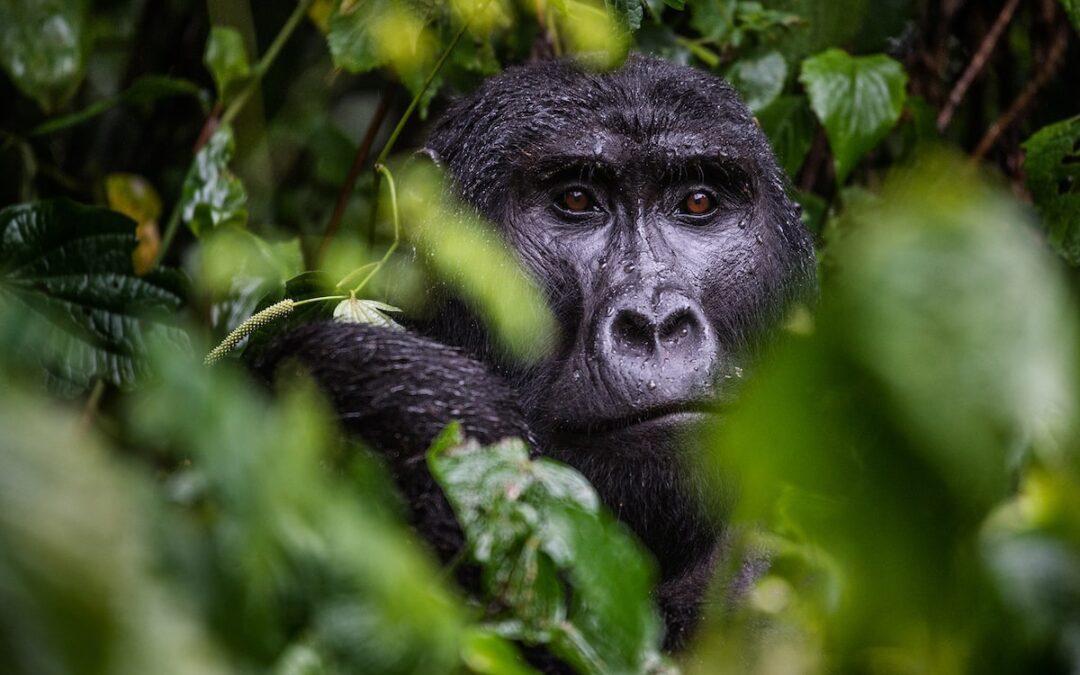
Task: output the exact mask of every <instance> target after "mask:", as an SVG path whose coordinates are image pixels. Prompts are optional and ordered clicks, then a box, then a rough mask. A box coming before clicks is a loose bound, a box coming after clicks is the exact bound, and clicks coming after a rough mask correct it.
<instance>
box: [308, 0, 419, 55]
mask: <svg viewBox="0 0 1080 675" xmlns="http://www.w3.org/2000/svg"><path fill="white" fill-rule="evenodd" d="M389 10H390V2H389V1H388V0H365V1H364V2H350V1H348V0H343V1H342V2H340V3H338V6H337V7H335V8H334V12H333V13H332V14H331V15H330V28H329V31H328V32H327V34H326V43H327V45H328V46H329V47H330V56H331V57H333V59H334V65H335V66H337V67H338V68H344V69H345V70H347V71H349V72H351V73H363V72H367V71H369V70H372V69H374V68H378V67H379V66H382V65H383V64H384V63H385V62H386V58H385V55H384V53H383V52H382V50H381V49H380V46H379V36H378V34H377V32H376V29H377V26H378V24H379V22H380V20H381V18H382V17H384V16H385V15H386V14H387V13H388V12H389ZM399 37H400V39H402V40H408V39H410V36H399ZM413 39H415V38H413Z"/></svg>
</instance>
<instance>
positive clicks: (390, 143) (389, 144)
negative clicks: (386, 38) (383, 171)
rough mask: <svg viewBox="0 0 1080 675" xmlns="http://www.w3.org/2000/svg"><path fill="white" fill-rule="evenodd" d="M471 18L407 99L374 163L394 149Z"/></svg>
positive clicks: (382, 161)
mask: <svg viewBox="0 0 1080 675" xmlns="http://www.w3.org/2000/svg"><path fill="white" fill-rule="evenodd" d="M477 9H479V8H477ZM471 18H472V17H471V16H470V17H469V18H468V19H466V20H465V21H464V22H462V24H461V28H459V29H458V32H457V34H456V35H454V39H453V40H451V41H450V44H449V45H448V46H447V47H446V49H445V50H443V53H442V56H440V57H439V60H438V61H437V62H436V63H435V67H434V68H432V69H431V72H430V73H428V76H427V79H426V80H424V86H423V87H421V88H420V91H418V92H416V95H415V96H413V97H412V100H411V101H409V107H408V108H406V109H405V112H404V113H402V115H401V119H399V120H398V123H397V126H395V127H394V131H393V132H392V133H391V134H390V138H389V139H387V141H386V145H384V146H383V149H382V152H380V153H379V156H378V157H376V158H375V163H376V164H382V163H384V162H385V161H386V158H387V157H389V156H390V152H391V151H392V150H393V149H394V143H395V142H396V141H397V139H398V136H400V135H401V132H402V130H403V129H404V128H405V125H406V124H407V123H408V121H409V118H410V117H412V114H413V111H414V110H416V106H418V105H420V99H422V98H423V97H424V94H425V93H426V92H427V90H428V87H430V86H431V83H432V82H434V81H435V76H436V75H438V74H439V71H440V70H442V67H443V64H444V63H446V59H448V58H450V52H452V51H454V47H456V46H457V43H458V41H459V40H461V36H462V35H464V34H465V31H466V30H468V29H469V21H470V19H471Z"/></svg>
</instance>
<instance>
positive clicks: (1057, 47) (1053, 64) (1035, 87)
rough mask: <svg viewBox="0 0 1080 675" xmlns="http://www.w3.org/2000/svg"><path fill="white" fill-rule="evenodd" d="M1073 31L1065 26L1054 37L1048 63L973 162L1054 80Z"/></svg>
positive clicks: (989, 133)
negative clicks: (1070, 32)
mask: <svg viewBox="0 0 1080 675" xmlns="http://www.w3.org/2000/svg"><path fill="white" fill-rule="evenodd" d="M1070 30H1072V29H1071V28H1070V27H1069V25H1068V24H1064V25H1063V27H1062V28H1060V29H1059V30H1058V31H1057V33H1056V34H1055V35H1054V41H1053V42H1052V43H1051V44H1050V50H1049V51H1048V52H1047V54H1046V62H1045V63H1043V65H1042V68H1041V69H1040V70H1039V72H1038V74H1037V75H1036V76H1035V79H1033V80H1032V81H1031V82H1028V85H1027V86H1026V87H1024V90H1023V91H1022V92H1020V95H1019V96H1017V97H1016V100H1015V101H1013V104H1012V105H1011V106H1009V109H1008V110H1006V111H1005V114H1004V115H1002V116H1001V117H999V118H998V119H997V121H995V122H994V123H993V125H991V126H990V128H989V129H987V130H986V134H985V135H984V136H983V137H982V140H980V141H979V144H978V145H977V146H976V147H975V152H973V153H972V154H971V161H973V162H977V161H979V160H980V159H982V158H983V157H984V156H985V155H986V153H987V152H989V151H990V149H991V148H993V147H994V144H995V143H997V141H998V138H1000V137H1001V134H1002V133H1004V132H1005V130H1006V129H1008V128H1009V127H1010V126H1012V124H1013V122H1015V121H1016V119H1017V118H1018V117H1020V114H1021V113H1022V112H1024V109H1025V108H1027V107H1028V105H1030V104H1031V101H1032V99H1034V98H1035V95H1036V94H1037V93H1039V90H1040V89H1042V88H1043V87H1044V86H1046V84H1047V83H1048V82H1049V81H1050V80H1052V79H1053V78H1054V76H1055V75H1056V74H1057V71H1058V67H1059V66H1060V65H1061V60H1062V57H1064V56H1065V48H1066V47H1067V46H1068V45H1069V31H1070Z"/></svg>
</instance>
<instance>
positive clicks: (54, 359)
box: [0, 200, 186, 392]
mask: <svg viewBox="0 0 1080 675" xmlns="http://www.w3.org/2000/svg"><path fill="white" fill-rule="evenodd" d="M135 245H136V239H135V223H134V222H133V221H131V220H130V219H129V218H127V217H126V216H123V215H121V214H119V213H117V212H115V211H112V210H109V209H101V208H92V207H86V206H80V205H78V204H75V203H73V202H70V201H67V200H55V201H46V202H38V203H32V204H19V205H16V206H10V207H8V208H6V209H4V210H2V211H0V309H3V310H6V311H20V310H21V311H22V312H24V313H25V315H26V317H27V321H28V322H29V323H28V325H27V327H26V331H27V332H26V333H25V334H24V339H25V340H26V342H25V343H24V344H23V346H22V349H24V350H26V351H27V352H28V354H26V357H27V358H29V359H31V360H32V361H33V362H35V363H36V364H38V365H39V366H40V367H42V368H44V369H45V371H46V372H47V373H48V375H49V376H51V377H53V378H56V380H58V382H56V383H55V384H60V385H67V390H68V391H69V392H77V391H81V390H83V389H85V388H86V387H88V386H89V385H90V383H91V381H92V380H93V379H94V378H101V379H103V380H105V381H107V382H110V383H112V384H115V385H117V386H124V387H126V386H130V385H131V384H132V383H133V382H134V381H135V379H136V377H137V376H138V375H139V373H140V372H141V371H142V369H143V365H142V357H143V356H144V354H145V349H146V342H147V340H148V339H149V337H150V336H151V335H154V336H158V337H160V338H164V339H167V340H171V341H173V342H176V343H178V344H186V336H185V334H184V333H183V332H182V331H180V330H179V329H177V328H175V327H173V326H172V324H171V316H172V314H174V313H175V312H176V311H177V310H178V309H179V308H180V306H181V304H182V300H181V297H180V295H179V292H178V290H177V285H176V282H175V280H174V279H172V277H170V275H169V274H168V273H166V272H155V273H152V274H149V275H147V276H143V277H139V276H136V275H135V271H134V269H133V266H132V252H133V251H134V249H135ZM35 340H36V342H35Z"/></svg>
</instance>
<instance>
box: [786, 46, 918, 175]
mask: <svg viewBox="0 0 1080 675" xmlns="http://www.w3.org/2000/svg"><path fill="white" fill-rule="evenodd" d="M799 81H800V82H802V84H803V86H804V87H806V93H807V96H809V97H810V107H811V108H813V109H814V113H816V114H817V116H818V119H820V120H821V123H822V124H823V125H824V126H825V133H826V135H827V136H828V137H829V145H830V146H831V147H832V152H833V162H834V164H835V166H836V182H837V183H841V184H842V183H843V182H844V179H845V178H847V175H848V173H849V172H850V171H851V169H852V168H853V167H854V166H855V164H856V162H858V161H859V159H860V158H862V156H863V155H865V154H866V153H867V152H868V151H869V150H870V149H871V148H873V147H874V146H875V145H877V144H878V143H879V142H880V141H881V139H883V138H885V135H886V134H888V133H889V130H890V129H892V128H893V126H895V125H896V122H897V120H899V119H900V112H901V111H902V110H903V109H904V101H905V100H906V98H907V93H906V90H905V87H906V86H907V75H906V74H905V73H904V68H903V67H902V66H901V65H900V63H899V62H897V61H896V60H894V59H891V58H889V57H888V56H885V55H884V54H875V55H873V56H858V57H856V56H850V55H849V54H847V53H846V52H844V51H843V50H840V49H829V50H826V51H824V52H821V53H820V54H817V55H815V56H812V57H810V58H808V59H806V60H805V61H803V66H802V74H801V75H800V76H799Z"/></svg>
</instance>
